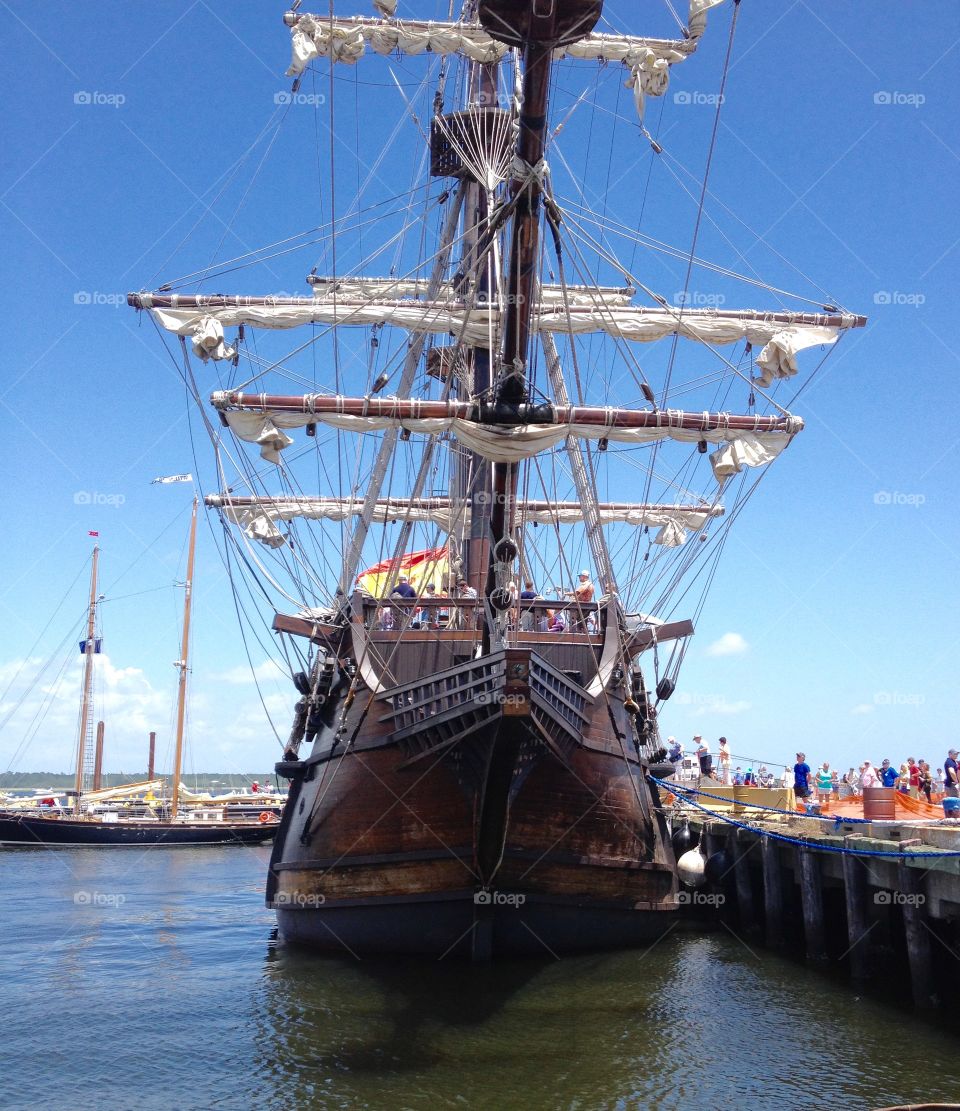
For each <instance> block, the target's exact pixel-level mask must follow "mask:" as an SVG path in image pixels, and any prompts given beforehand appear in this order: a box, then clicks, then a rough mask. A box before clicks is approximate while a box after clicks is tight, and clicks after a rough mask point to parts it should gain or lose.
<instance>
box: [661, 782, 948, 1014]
mask: <svg viewBox="0 0 960 1111" xmlns="http://www.w3.org/2000/svg"><path fill="white" fill-rule="evenodd" d="M668 786H669V785H668ZM757 793H758V794H764V795H767V794H770V795H774V792H769V793H768V792H757ZM737 795H738V797H737V799H736V800H731V801H732V803H733V805H729V806H728V807H722V806H721V804H720V803H718V802H715V801H713V800H710V799H703V802H702V804H701V805H700V806H696V807H695V806H694V805H693V804H692V803H687V804H684V803H680V802H678V803H676V804H674V806H673V807H672V809H671V818H672V825H673V827H674V829H675V830H676V829H677V828H678V825H680V826H682V825H684V824H688V825H689V829H690V831H691V833H693V834H694V836H695V837H697V838H699V844H700V847H701V850H702V853H703V855H704V857H705V858H706V860H707V862H708V865H707V869H706V873H707V877H708V878H706V880H705V882H704V884H703V885H702V886H696V887H692V886H687V885H683V884H682V885H681V892H680V896H679V898H680V900H681V903H683V904H685V909H686V910H687V911H688V912H689V914H690V915H691V917H693V918H696V919H698V920H700V921H701V922H703V921H705V920H706V921H709V920H710V919H713V920H715V921H717V922H718V923H722V924H723V925H725V926H727V927H728V928H730V929H732V930H733V931H735V932H736V934H737V935H738V936H740V937H741V938H742V940H743V941H744V942H745V943H746V944H748V945H750V946H754V945H763V946H766V947H768V948H770V949H772V950H776V951H778V952H781V953H784V954H785V955H788V956H791V957H794V958H796V959H798V960H801V961H803V962H804V963H806V964H808V965H811V966H815V967H819V968H823V969H831V968H832V969H833V970H836V971H839V972H843V973H844V974H845V975H846V976H848V977H849V979H850V981H851V982H852V983H853V984H854V985H856V986H857V987H858V988H867V987H869V986H871V985H872V986H878V985H879V986H881V987H883V988H884V989H887V988H889V989H891V990H893V991H894V993H896V994H899V995H900V996H901V997H902V998H903V999H904V1000H905V1001H912V1004H913V1006H914V1007H916V1008H917V1009H918V1010H921V1011H937V1010H941V1009H944V1010H945V1009H946V1007H947V1005H948V1003H953V1004H954V1006H953V1007H951V1011H955V1010H956V1007H955V1001H956V999H957V998H958V997H960V821H958V820H956V819H945V820H942V821H940V822H929V821H927V822H912V821H906V822H900V821H864V820H859V821H856V820H851V819H846V818H844V817H837V818H835V819H832V818H830V817H829V815H828V816H826V817H820V818H816V817H807V816H804V815H802V814H800V813H799V812H797V813H796V814H795V815H794V814H792V813H789V812H785V813H779V814H778V813H774V812H773V808H772V809H771V810H770V811H764V810H759V809H751V808H750V806H749V803H748V802H746V801H745V800H746V799H747V798H748V797H749V795H748V794H747V793H745V792H741V791H740V789H737ZM791 801H792V800H791ZM776 802H781V806H782V801H781V800H780V799H778V798H776V797H774V798H769V799H765V800H764V805H768V804H770V803H774V804H775V803H776ZM704 807H706V808H709V811H711V812H712V813H711V812H708V810H707V809H704ZM774 808H775V807H774ZM784 810H786V808H784ZM721 811H723V812H721Z"/></svg>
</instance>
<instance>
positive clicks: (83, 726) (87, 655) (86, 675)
mask: <svg viewBox="0 0 960 1111" xmlns="http://www.w3.org/2000/svg"><path fill="white" fill-rule="evenodd" d="M99 563H100V545H99V544H94V546H93V563H92V565H91V568H90V604H89V606H88V608H87V639H86V641H85V642H84V652H83V695H82V698H81V702H80V736H79V738H78V739H77V777H76V783H75V784H74V790H75V791H76V798H75V799H74V804H73V805H74V809H75V810H76V812H77V813H78V814H79V813H80V796H81V794H82V793H83V773H84V762H85V760H84V756H85V749H86V741H87V728H88V727H89V724H90V687H91V686H92V685H93V656H94V653H95V651H96V647H97V645H96V640H95V639H94V636H95V632H96V618H97V567H98V565H99Z"/></svg>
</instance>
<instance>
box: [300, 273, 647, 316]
mask: <svg viewBox="0 0 960 1111" xmlns="http://www.w3.org/2000/svg"><path fill="white" fill-rule="evenodd" d="M307 281H308V282H309V283H310V285H311V286H312V288H313V295H314V297H316V298H317V299H318V300H332V299H333V298H334V297H335V298H336V299H337V300H341V301H343V300H345V301H382V300H384V299H388V298H389V299H391V300H396V299H399V298H403V297H417V298H425V297H428V288H429V284H430V283H429V282H428V281H427V280H426V279H401V278H331V277H321V276H319V275H314V274H311V275H309V276H308V277H307ZM636 292H637V291H636V290H635V289H634V288H633V286H606V285H602V286H584V285H567V286H560V285H543V286H541V287H540V302H541V304H543V305H552V306H557V305H564V304H568V305H574V306H578V307H582V306H597V307H610V308H612V307H615V306H619V305H629V304H630V302H631V300H632V299H633V297H634V296H635V295H636ZM431 300H433V301H444V302H446V301H450V302H452V303H453V304H457V296H456V294H455V292H454V289H453V285H452V284H451V283H450V282H441V283H440V285H439V286H438V287H437V291H436V296H435V297H433V298H431Z"/></svg>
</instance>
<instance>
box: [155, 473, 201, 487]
mask: <svg viewBox="0 0 960 1111" xmlns="http://www.w3.org/2000/svg"><path fill="white" fill-rule="evenodd" d="M158 482H159V483H160V484H161V485H162V486H166V485H168V483H171V482H193V475H192V474H170V475H167V476H166V477H165V478H155V479H154V480H153V482H151V483H150V485H151V486H156V485H157V483H158Z"/></svg>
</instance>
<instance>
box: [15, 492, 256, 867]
mask: <svg viewBox="0 0 960 1111" xmlns="http://www.w3.org/2000/svg"><path fill="white" fill-rule="evenodd" d="M197 504H198V499H197V498H196V497H194V499H193V508H192V512H191V516H190V538H189V545H188V553H187V576H186V581H185V582H184V605H183V628H182V639H181V650H180V658H179V659H178V660H177V665H176V666H177V669H178V671H179V681H178V684H177V719H176V744H175V749H174V758H173V774H172V776H171V778H170V785H169V796H168V797H167V799H166V800H164V798H163V797H162V784H161V781H160V780H152V779H150V777H149V775H148V782H146V783H142V784H132V785H128V786H126V787H122V788H113V789H110V790H106V791H104V790H101V789H100V772H101V769H102V766H103V745H104V725H105V723H104V722H103V721H100V722H98V723H97V728H96V729H94V713H93V699H92V691H93V678H94V660H95V657H96V655H97V654H99V652H100V647H101V638H100V636H98V635H97V632H98V620H97V610H98V604H99V602H100V601H102V595H99V594H98V593H97V572H98V568H99V563H100V545H99V542H97V543H95V544H94V548H93V557H92V561H91V568H90V598H89V603H88V606H87V621H86V635H85V638H84V639H83V640H82V641H81V642H80V650H81V652H82V653H83V657H84V668H83V686H82V693H81V699H80V722H79V729H78V741H77V751H76V779H75V784H74V789H73V791H70V792H68V793H67V794H68V799H69V800H70V809H71V810H72V813H70V812H66V813H61V812H60V811H59V810H58V809H57V808H55V807H52V806H51V807H45V806H41V807H40V809H39V811H37V810H33V809H30V810H28V809H26V808H17V807H9V808H6V809H4V810H0V845H7V846H35V845H44V846H50V847H53V846H60V847H74V846H80V845H104V846H111V845H169V846H173V845H225V844H227V845H229V844H242V845H252V844H261V843H263V842H264V841H267V840H269V839H270V838H271V837H272V836H273V834H274V832H275V827H276V817H275V815H274V813H273V810H272V808H268V809H261V810H260V811H259V812H258V814H257V816H256V817H255V818H253V819H250V818H247V817H244V818H239V817H238V816H237V815H236V813H234V814H233V815H231V814H230V812H229V811H228V810H226V809H225V807H224V806H223V805H216V804H214V803H213V802H212V800H211V801H210V803H209V804H208V805H207V806H205V807H204V808H203V809H199V808H197V807H196V806H194V807H193V808H189V807H187V808H183V807H182V794H183V790H182V789H183V783H182V772H183V745H184V725H185V717H186V700H187V674H188V671H189V662H188V657H189V647H190V616H191V602H192V596H193V572H194V557H195V552H196V539H197ZM150 764H151V771H152V765H153V737H152V736H151V754H150ZM49 801H51V802H53V801H55V800H49ZM258 801H260V800H258ZM269 801H270V800H269V799H264V800H263V801H262V806H263V807H269ZM131 802H133V803H135V804H137V805H136V811H135V814H136V816H131V814H130V811H129V809H128V808H129V807H130V805H131ZM125 808H127V809H125ZM44 811H46V812H44Z"/></svg>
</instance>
